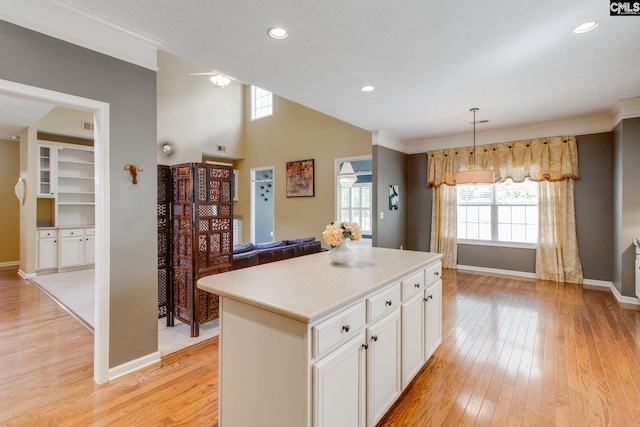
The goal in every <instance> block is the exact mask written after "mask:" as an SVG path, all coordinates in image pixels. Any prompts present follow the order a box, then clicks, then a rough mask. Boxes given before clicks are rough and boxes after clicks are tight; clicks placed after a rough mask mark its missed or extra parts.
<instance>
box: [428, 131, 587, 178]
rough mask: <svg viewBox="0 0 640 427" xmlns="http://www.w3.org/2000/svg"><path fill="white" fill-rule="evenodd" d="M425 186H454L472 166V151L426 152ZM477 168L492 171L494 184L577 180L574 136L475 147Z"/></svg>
mask: <svg viewBox="0 0 640 427" xmlns="http://www.w3.org/2000/svg"><path fill="white" fill-rule="evenodd" d="M427 157H428V167H427V185H428V186H429V187H439V186H440V185H442V184H446V185H455V184H456V182H455V175H456V172H458V171H461V170H464V169H465V168H467V167H469V166H473V147H462V148H450V149H445V150H436V151H429V152H427ZM475 164H476V165H479V166H481V167H482V168H483V169H489V170H493V171H494V174H495V180H496V181H504V180H505V179H507V178H511V180H513V181H514V182H522V181H524V180H525V178H529V179H530V180H532V181H561V180H563V179H566V178H572V179H579V174H578V145H577V142H576V138H575V137H574V136H556V137H552V138H537V139H527V140H522V141H513V142H501V143H498V144H489V145H479V146H476V161H475Z"/></svg>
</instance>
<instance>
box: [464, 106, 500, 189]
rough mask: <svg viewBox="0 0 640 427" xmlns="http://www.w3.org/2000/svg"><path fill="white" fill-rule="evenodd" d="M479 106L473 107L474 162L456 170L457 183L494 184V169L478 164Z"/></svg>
mask: <svg viewBox="0 0 640 427" xmlns="http://www.w3.org/2000/svg"><path fill="white" fill-rule="evenodd" d="M478 110H479V108H472V109H470V110H469V111H471V112H473V163H472V164H470V165H469V166H467V167H466V168H464V170H461V171H459V172H456V178H455V179H456V184H493V183H494V178H495V176H494V174H493V171H492V170H486V169H482V167H481V166H480V165H477V164H476V111H478Z"/></svg>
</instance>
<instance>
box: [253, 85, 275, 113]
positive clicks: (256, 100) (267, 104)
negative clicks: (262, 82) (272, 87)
mask: <svg viewBox="0 0 640 427" xmlns="http://www.w3.org/2000/svg"><path fill="white" fill-rule="evenodd" d="M271 115H273V94H272V93H271V92H269V91H268V90H264V89H260V88H259V87H256V86H251V120H256V119H261V118H263V117H268V116H271Z"/></svg>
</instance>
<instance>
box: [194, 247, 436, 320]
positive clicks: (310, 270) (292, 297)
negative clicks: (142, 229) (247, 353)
mask: <svg viewBox="0 0 640 427" xmlns="http://www.w3.org/2000/svg"><path fill="white" fill-rule="evenodd" d="M353 250H354V252H356V259H355V261H353V262H352V263H351V264H350V265H349V266H345V267H343V266H335V265H331V263H330V261H329V254H328V252H320V253H316V254H312V255H305V256H301V257H297V258H291V259H287V260H283V261H276V262H272V263H269V264H263V265H258V266H255V267H248V268H243V269H239V270H233V271H229V272H227V273H221V274H214V275H211V276H207V277H203V278H201V279H200V280H198V288H199V289H202V290H204V291H207V292H211V293H215V294H218V295H220V296H222V297H225V298H230V299H233V300H237V301H240V302H243V303H246V304H249V305H253V306H256V307H259V308H262V309H265V310H268V311H271V312H274V313H277V314H281V315H283V316H286V317H290V318H292V319H295V320H298V321H300V322H304V323H313V322H315V321H316V320H318V319H320V318H322V317H323V316H325V315H327V314H330V313H332V312H335V311H336V310H339V309H340V308H342V307H346V306H347V305H349V304H350V303H352V302H354V301H357V300H358V299H360V298H363V297H364V296H366V295H368V294H370V293H372V292H374V291H376V290H378V289H380V288H382V287H384V286H385V285H387V284H390V283H393V282H394V281H397V280H400V279H401V278H403V277H404V276H406V275H407V274H409V273H412V272H413V271H416V270H418V269H419V268H423V267H425V266H427V265H429V264H432V263H434V262H436V261H437V260H439V259H440V258H442V255H441V254H436V253H430V252H417V251H406V250H397V249H384V248H371V247H354V248H353Z"/></svg>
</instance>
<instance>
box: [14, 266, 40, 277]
mask: <svg viewBox="0 0 640 427" xmlns="http://www.w3.org/2000/svg"><path fill="white" fill-rule="evenodd" d="M18 276H20V278H22V279H24V280H29V279H33V278H35V277H38V275H37V274H36V273H25V272H24V271H22V269H20V268H19V269H18Z"/></svg>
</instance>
